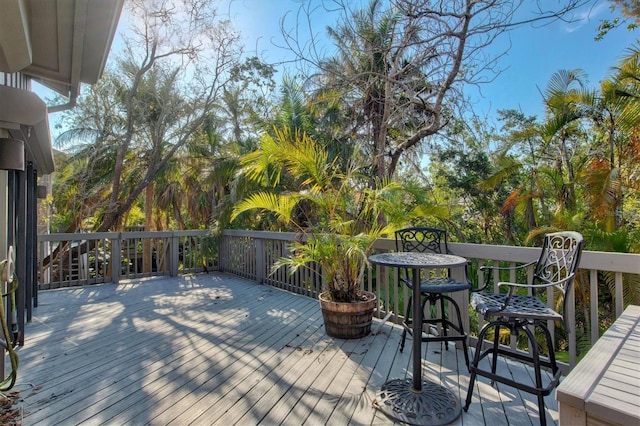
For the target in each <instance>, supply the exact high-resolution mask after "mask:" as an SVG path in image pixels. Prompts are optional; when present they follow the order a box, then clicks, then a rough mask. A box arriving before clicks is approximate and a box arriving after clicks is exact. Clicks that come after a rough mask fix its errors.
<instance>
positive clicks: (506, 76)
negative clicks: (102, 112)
mask: <svg viewBox="0 0 640 426" xmlns="http://www.w3.org/2000/svg"><path fill="white" fill-rule="evenodd" d="M323 1H324V3H325V4H331V0H312V4H315V5H320V4H322V2H323ZM514 1H516V0H514ZM542 1H546V2H550V1H551V0H542ZM558 1H560V2H561V1H562V0H553V1H551V3H552V4H554V5H555V4H557V3H558ZM307 2H308V1H307V0H222V1H220V2H219V5H218V8H219V12H220V13H221V14H222V15H224V16H225V17H228V18H229V19H230V20H231V21H232V23H233V25H234V27H235V28H237V29H238V30H239V31H240V32H241V34H242V37H243V41H244V44H245V47H246V51H247V54H248V55H256V54H257V55H258V56H259V57H261V58H262V59H263V60H266V61H271V62H275V61H279V60H282V59H283V58H287V57H289V58H290V54H289V53H288V52H287V51H285V50H283V49H279V48H277V47H276V46H274V43H275V44H279V45H282V42H281V40H282V36H281V34H280V21H281V19H282V18H283V17H284V18H285V20H284V25H285V27H287V28H293V26H294V24H295V20H296V19H297V15H298V13H299V9H300V6H301V5H302V4H307ZM348 3H349V4H350V5H351V6H352V7H355V6H357V5H358V4H360V5H364V4H367V3H368V0H348ZM533 4H534V2H533V1H530V0H525V6H523V7H524V8H526V7H527V6H528V5H533ZM609 5H610V3H609V2H608V1H605V0H594V1H593V2H591V3H590V4H589V7H585V8H583V9H581V10H579V11H578V12H577V13H576V19H577V22H575V23H564V22H555V23H552V24H549V25H546V26H538V27H536V28H534V27H532V26H523V27H519V28H518V29H515V30H513V31H511V32H510V33H509V34H508V35H504V36H503V37H502V39H500V40H499V43H497V44H496V46H495V49H496V50H495V51H498V52H502V51H503V50H504V47H505V46H508V45H509V44H511V48H510V50H509V52H508V53H507V54H506V56H504V57H502V58H501V59H500V62H499V66H500V68H501V69H504V71H503V72H502V73H501V74H500V75H499V76H498V77H496V78H495V80H494V81H492V82H491V83H487V84H483V85H481V86H479V87H469V88H467V89H465V90H466V95H467V96H468V97H470V98H471V100H472V103H473V104H474V111H475V112H476V114H478V115H479V116H481V117H487V118H488V119H489V120H492V121H494V120H495V117H496V111H497V110H499V109H519V110H521V111H522V112H524V113H525V114H527V115H537V116H539V117H540V116H542V115H543V104H542V97H541V94H540V91H543V90H544V89H545V87H546V85H547V82H548V81H549V78H550V77H551V75H552V74H553V73H554V72H555V71H557V70H559V69H574V68H580V69H582V70H584V71H585V72H586V74H587V76H588V78H589V87H591V88H597V86H598V84H599V82H600V81H601V80H603V79H604V78H606V77H607V76H608V75H609V74H610V71H611V67H613V66H615V65H616V64H617V62H618V61H619V60H620V59H621V58H622V56H623V55H624V54H625V50H626V49H628V48H629V47H630V46H632V45H633V44H634V43H635V42H636V39H637V38H638V37H639V36H640V29H639V30H636V31H635V32H629V31H627V30H626V29H624V28H619V29H616V30H614V31H612V32H610V33H609V34H608V35H607V36H606V37H605V38H604V40H602V41H598V42H596V41H594V37H595V35H596V33H597V30H596V28H597V26H598V25H599V24H600V22H601V20H602V19H612V18H613V17H615V16H617V15H612V14H611V11H610V9H609ZM123 13H124V12H123ZM311 16H312V20H311V22H310V26H311V27H312V30H313V31H314V33H316V34H318V35H321V36H324V35H325V34H326V27H327V26H328V25H334V24H335V22H336V21H335V20H336V15H332V14H331V13H327V12H326V11H324V10H322V9H319V8H318V9H316V10H315V11H314V12H313V13H312V15H311ZM300 19H301V22H303V23H305V21H304V19H303V18H302V17H301V18H300ZM121 24H122V25H120V29H125V27H126V20H125V19H121ZM306 34H308V32H307V33H305V35H306ZM117 45H118V37H117V36H116V40H115V41H114V47H116V48H117ZM112 56H113V52H112ZM36 92H38V93H39V94H40V96H41V97H43V99H44V98H46V97H48V96H50V94H49V92H48V91H46V90H44V91H43V90H39V89H38V88H37V87H36ZM59 116H60V114H52V115H50V116H49V122H50V125H51V130H52V133H53V134H54V135H53V136H54V137H55V136H56V134H57V133H58V132H59V131H58V130H56V129H54V125H55V124H56V122H57V119H58V117H59Z"/></svg>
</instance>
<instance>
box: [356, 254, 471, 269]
mask: <svg viewBox="0 0 640 426" xmlns="http://www.w3.org/2000/svg"><path fill="white" fill-rule="evenodd" d="M369 262H371V263H374V264H377V265H383V266H396V267H403V268H448V267H451V266H458V265H463V264H465V263H467V259H465V258H464V257H460V256H456V255H453V254H440V253H415V252H394V253H378V254H373V255H371V256H369Z"/></svg>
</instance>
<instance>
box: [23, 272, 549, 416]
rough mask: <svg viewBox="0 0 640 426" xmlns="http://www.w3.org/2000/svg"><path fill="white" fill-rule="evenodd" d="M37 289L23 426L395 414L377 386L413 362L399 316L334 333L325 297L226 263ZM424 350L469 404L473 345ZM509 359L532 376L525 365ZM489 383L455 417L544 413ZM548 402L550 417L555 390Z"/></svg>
mask: <svg viewBox="0 0 640 426" xmlns="http://www.w3.org/2000/svg"><path fill="white" fill-rule="evenodd" d="M39 300H40V306H39V307H38V308H37V309H36V310H35V314H34V318H33V321H32V323H30V324H28V326H27V331H26V333H27V334H26V343H25V347H23V348H20V349H19V356H20V370H19V377H18V382H17V384H16V386H15V388H14V389H15V390H19V391H20V393H21V396H22V401H21V404H22V407H23V410H24V421H23V423H24V424H25V425H38V424H42V425H71V424H90V425H93V424H107V425H120V424H127V425H143V424H151V425H168V424H171V425H174V424H175V425H187V424H199V425H212V424H220V425H231V424H242V425H255V424H264V425H276V424H284V425H302V424H309V425H324V424H330V425H347V424H353V425H365V424H366V425H370V424H376V425H389V424H393V422H392V421H391V420H389V419H388V418H387V417H385V416H384V414H382V413H381V412H380V411H378V410H376V409H375V408H373V399H374V398H375V392H376V391H377V390H378V388H379V387H380V386H381V385H382V384H383V383H384V382H385V381H386V380H387V379H389V378H401V377H405V376H407V375H410V370H411V359H410V351H409V350H406V351H405V353H400V352H399V351H398V346H399V341H400V335H401V328H400V327H398V326H395V325H392V324H385V325H384V326H383V327H382V328H381V329H380V333H378V334H376V335H371V336H369V337H367V338H365V339H360V340H337V339H332V338H329V337H328V336H327V335H326V334H325V333H324V327H323V324H322V314H321V313H320V310H319V306H318V302H317V301H315V300H312V299H309V298H306V297H302V296H298V295H295V294H291V293H288V292H285V291H281V290H278V289H274V288H271V287H268V286H264V285H258V284H255V283H253V282H250V281H246V280H243V279H241V278H237V277H234V276H230V275H225V274H209V275H195V276H188V277H179V278H168V277H167V278H153V279H146V280H135V281H131V282H127V283H121V284H120V285H118V286H115V285H111V284H105V285H99V286H92V287H79V288H73V289H64V290H49V291H45V292H41V293H40V296H39ZM376 321H377V320H376ZM378 324H379V322H376V323H375V324H374V329H375V328H376V326H377V325H378ZM408 347H410V345H408ZM424 351H426V355H425V359H424V364H423V365H424V368H423V373H424V375H425V376H427V377H428V378H430V379H432V380H435V381H438V382H440V383H442V384H443V385H445V386H447V387H448V388H449V389H451V390H452V391H454V392H456V393H459V395H460V398H461V400H462V401H464V398H465V396H466V389H467V384H468V382H469V377H468V372H467V370H466V367H465V366H464V357H463V355H462V352H461V351H456V350H453V349H450V350H449V351H444V350H441V346H440V344H434V343H431V344H430V345H429V346H428V347H427V344H424ZM500 368H505V369H506V368H508V369H510V370H511V372H512V374H513V376H514V377H516V378H517V379H518V380H531V379H530V374H529V371H528V369H526V368H525V367H523V366H522V365H519V364H517V363H512V362H506V361H503V362H502V363H501V366H500ZM479 382H480V383H479V384H478V388H477V390H476V392H475V395H474V402H473V404H472V405H471V407H470V409H469V412H468V413H464V412H463V413H462V415H461V417H459V418H458V420H457V421H456V422H455V423H454V424H457V425H484V424H488V425H492V426H497V425H507V424H511V425H526V424H532V425H536V424H538V417H537V408H536V404H535V402H534V398H533V397H531V396H530V395H528V394H525V393H520V392H519V391H517V390H515V389H512V388H509V387H503V386H500V389H499V391H498V390H496V388H493V387H491V386H489V384H488V383H487V382H486V381H483V379H482V378H481V379H479ZM547 406H548V409H547V412H548V414H547V418H548V422H549V424H553V422H557V418H558V412H557V402H556V401H555V398H554V395H553V394H552V395H550V396H549V397H547Z"/></svg>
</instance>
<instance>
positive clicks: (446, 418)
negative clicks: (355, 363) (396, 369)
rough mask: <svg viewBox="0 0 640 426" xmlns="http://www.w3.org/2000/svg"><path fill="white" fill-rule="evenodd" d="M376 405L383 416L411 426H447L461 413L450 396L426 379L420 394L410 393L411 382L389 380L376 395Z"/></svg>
mask: <svg viewBox="0 0 640 426" xmlns="http://www.w3.org/2000/svg"><path fill="white" fill-rule="evenodd" d="M376 403H377V404H376V406H377V408H378V409H379V410H380V411H382V412H383V413H385V414H386V415H387V416H389V417H391V418H393V419H396V420H399V421H401V422H403V423H407V424H411V425H429V426H441V425H448V424H449V423H452V422H453V421H454V420H455V419H457V418H458V416H460V413H461V412H462V407H461V405H460V401H459V400H458V398H457V397H456V396H455V395H454V394H453V392H451V391H450V390H449V389H447V388H445V387H442V386H440V385H438V384H436V383H433V382H431V381H429V380H426V379H422V391H420V392H416V391H415V390H413V379H394V380H390V381H388V382H386V383H385V384H384V385H382V388H381V389H380V390H379V391H378V393H377V394H376Z"/></svg>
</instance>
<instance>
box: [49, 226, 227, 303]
mask: <svg viewBox="0 0 640 426" xmlns="http://www.w3.org/2000/svg"><path fill="white" fill-rule="evenodd" d="M216 244H217V243H216V242H215V239H214V238H213V237H212V236H211V232H210V231H207V230H202V231H200V230H193V231H172V232H97V233H76V234H44V235H38V264H37V276H38V289H39V290H44V289H52V288H60V287H71V286H83V285H91V284H99V283H107V282H113V283H117V282H118V281H119V280H120V279H124V278H139V277H148V276H157V275H170V276H177V275H178V274H181V273H188V272H204V271H211V270H215V269H216V268H217V249H216V247H215V245H216Z"/></svg>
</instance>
